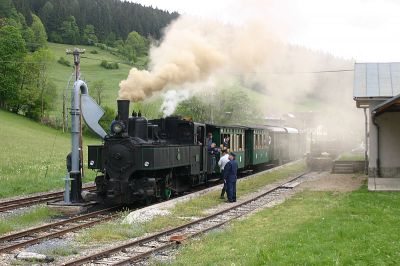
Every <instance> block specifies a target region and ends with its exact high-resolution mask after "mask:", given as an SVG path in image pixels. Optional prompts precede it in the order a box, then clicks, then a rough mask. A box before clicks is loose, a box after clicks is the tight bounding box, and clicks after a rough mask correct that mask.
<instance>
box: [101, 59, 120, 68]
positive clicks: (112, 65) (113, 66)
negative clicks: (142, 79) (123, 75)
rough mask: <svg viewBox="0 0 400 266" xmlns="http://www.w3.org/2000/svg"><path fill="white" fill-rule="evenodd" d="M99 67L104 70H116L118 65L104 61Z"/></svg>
mask: <svg viewBox="0 0 400 266" xmlns="http://www.w3.org/2000/svg"><path fill="white" fill-rule="evenodd" d="M100 66H102V67H104V68H105V69H118V68H119V65H118V63H116V62H114V63H109V62H107V61H106V60H103V61H101V63H100Z"/></svg>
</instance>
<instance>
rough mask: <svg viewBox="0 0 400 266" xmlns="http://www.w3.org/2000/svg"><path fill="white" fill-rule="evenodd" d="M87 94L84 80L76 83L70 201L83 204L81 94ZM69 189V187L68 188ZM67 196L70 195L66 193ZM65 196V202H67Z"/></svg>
mask: <svg viewBox="0 0 400 266" xmlns="http://www.w3.org/2000/svg"><path fill="white" fill-rule="evenodd" d="M79 92H80V93H81V94H87V93H88V87H87V85H86V83H85V82H84V81H82V80H77V81H76V82H75V83H74V89H73V90H72V95H71V111H70V114H71V171H70V172H69V177H70V179H71V192H70V200H71V202H72V203H78V202H82V201H83V200H82V196H81V192H82V176H81V165H80V158H79V157H80V151H79V146H80V145H79V144H80V136H81V134H80V131H81V127H80V124H81V110H80V94H79ZM66 189H67V187H66ZM65 194H69V193H68V191H66V193H65ZM65 197H66V196H64V201H66V198H65Z"/></svg>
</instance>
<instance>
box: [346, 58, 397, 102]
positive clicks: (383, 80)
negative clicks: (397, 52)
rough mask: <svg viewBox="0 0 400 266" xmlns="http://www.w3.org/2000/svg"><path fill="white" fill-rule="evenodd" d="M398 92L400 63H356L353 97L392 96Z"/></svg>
mask: <svg viewBox="0 0 400 266" xmlns="http://www.w3.org/2000/svg"><path fill="white" fill-rule="evenodd" d="M399 93H400V63H356V64H355V65H354V92H353V96H354V97H393V96H395V95H397V94H399Z"/></svg>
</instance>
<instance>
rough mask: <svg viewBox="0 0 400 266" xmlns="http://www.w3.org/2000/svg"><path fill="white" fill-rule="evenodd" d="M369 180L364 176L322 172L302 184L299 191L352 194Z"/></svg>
mask: <svg viewBox="0 0 400 266" xmlns="http://www.w3.org/2000/svg"><path fill="white" fill-rule="evenodd" d="M366 180H367V178H366V176H365V175H362V174H331V173H329V172H322V173H319V174H318V175H316V176H314V177H312V178H310V179H309V180H307V181H305V182H303V183H302V184H300V185H299V186H298V187H297V189H299V190H312V191H335V192H350V191H354V190H357V189H358V188H360V187H361V186H362V185H363V184H364V183H365V181H366Z"/></svg>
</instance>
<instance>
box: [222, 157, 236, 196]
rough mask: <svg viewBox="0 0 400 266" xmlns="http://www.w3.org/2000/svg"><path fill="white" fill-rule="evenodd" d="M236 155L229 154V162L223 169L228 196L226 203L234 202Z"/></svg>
mask: <svg viewBox="0 0 400 266" xmlns="http://www.w3.org/2000/svg"><path fill="white" fill-rule="evenodd" d="M235 158H236V154H234V153H233V152H231V153H229V162H228V163H227V164H226V165H225V167H224V178H225V180H226V194H228V201H227V202H230V203H232V202H236V180H237V170H238V164H237V162H236V160H235Z"/></svg>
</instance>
